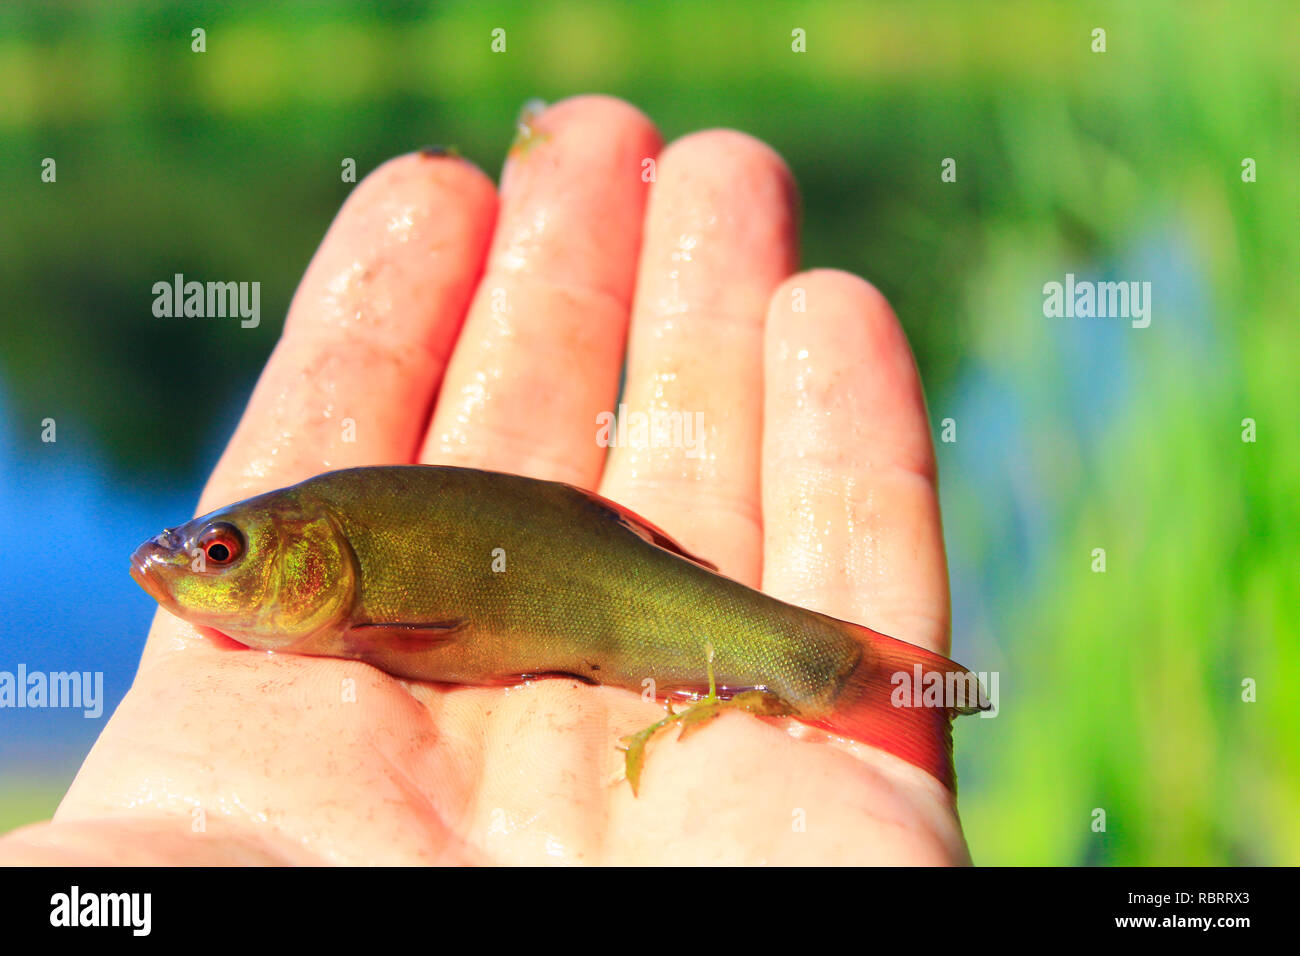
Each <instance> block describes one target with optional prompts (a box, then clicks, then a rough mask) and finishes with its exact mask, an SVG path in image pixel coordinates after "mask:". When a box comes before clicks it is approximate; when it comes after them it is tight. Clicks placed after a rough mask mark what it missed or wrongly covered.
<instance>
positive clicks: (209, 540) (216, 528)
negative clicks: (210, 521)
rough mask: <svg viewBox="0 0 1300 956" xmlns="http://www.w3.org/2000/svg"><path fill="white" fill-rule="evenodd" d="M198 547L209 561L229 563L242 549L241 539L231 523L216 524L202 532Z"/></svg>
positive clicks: (217, 563)
mask: <svg viewBox="0 0 1300 956" xmlns="http://www.w3.org/2000/svg"><path fill="white" fill-rule="evenodd" d="M199 547H201V548H202V549H203V555H204V557H205V558H206V559H207V560H208V562H209V563H211V564H215V565H226V564H230V563H231V562H232V561H234V560H235V559H236V558H238V557H239V556H240V555H241V554H242V553H243V551H244V543H243V539H242V538H241V537H240V535H239V532H238V530H236V529H235V527H234V526H233V525H228V524H217V525H213V526H212V527H210V528H208V529H207V530H206V531H204V532H203V535H202V536H201V538H200V539H199Z"/></svg>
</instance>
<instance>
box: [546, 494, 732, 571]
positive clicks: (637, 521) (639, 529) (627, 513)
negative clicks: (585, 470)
mask: <svg viewBox="0 0 1300 956" xmlns="http://www.w3.org/2000/svg"><path fill="white" fill-rule="evenodd" d="M569 487H571V488H573V490H574V491H576V492H578V494H580V495H582V496H583V497H585V498H586V499H587V500H588V501H590V502H591V503H592V504H594V505H596V506H598V507H600V508H602V509H604V510H606V511H609V512H610V513H611V515H612V516H613V518H614V520H616V521H617V522H618V523H619V524H621V525H623V527H625V528H627V529H628V530H629V531H631V532H633V533H634V534H636V535H637V536H638V537H640V538H642V539H644V540H645V541H648V542H649V543H650V544H653V545H655V546H656V547H660V548H663V549H664V550H665V551H671V552H672V553H673V554H676V555H678V556H680V557H683V558H685V559H686V560H687V561H693V562H695V563H696V564H698V565H699V566H700V567H702V568H707V569H708V570H710V571H715V572H716V571H717V570H718V566H717V565H716V564H714V563H713V562H711V561H705V560H704V559H703V558H701V557H697V556H696V555H693V554H691V553H690V552H689V551H687V550H686V549H685V548H683V547H682V546H681V545H680V544H678V543H677V542H676V541H675V540H673V538H672V537H671V536H670V535H669V534H668V532H666V531H664V530H663V528H660V527H658V526H657V525H654V524H651V523H650V522H649V521H646V519H645V518H642V517H641V516H640V515H639V514H637V513H636V512H635V511H632V510H631V509H629V508H624V507H623V506H622V505H621V504H619V503H618V502H617V501H610V500H609V499H608V498H605V497H603V496H601V495H598V494H596V493H595V492H594V491H588V490H587V489H586V488H579V487H577V486H576V485H570V486H569Z"/></svg>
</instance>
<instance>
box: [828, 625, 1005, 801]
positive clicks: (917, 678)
mask: <svg viewBox="0 0 1300 956" xmlns="http://www.w3.org/2000/svg"><path fill="white" fill-rule="evenodd" d="M839 623H841V624H843V626H844V627H846V628H849V629H851V631H852V634H853V637H854V638H855V639H856V640H857V641H858V643H859V644H861V645H862V658H861V659H860V660H859V661H858V665H857V667H856V668H854V670H853V672H852V673H851V674H850V675H849V677H848V678H847V679H846V680H845V682H844V684H843V686H842V687H841V689H840V692H839V695H838V696H837V697H836V698H835V703H834V706H833V709H832V711H831V713H829V714H827V715H822V716H819V717H811V716H809V717H807V718H804V719H805V720H806V721H807V722H808V723H810V724H813V725H815V726H818V727H822V728H823V729H825V730H829V731H830V732H831V733H835V734H840V735H842V736H845V737H852V738H853V739H855V740H860V741H862V742H863V743H866V744H870V745H872V746H873V747H879V748H880V749H881V750H885V751H888V752H889V753H891V754H894V755H895V756H897V757H901V758H902V759H903V760H906V761H907V762H908V763H910V764H915V765H916V766H918V767H920V768H921V769H922V770H924V771H926V772H927V773H929V774H932V775H933V776H935V777H937V778H938V779H939V781H940V782H941V783H942V784H943V785H944V786H945V787H947V788H948V789H949V790H951V791H953V792H954V793H955V792H956V790H957V780H956V773H955V771H954V770H953V763H952V719H953V717H955V716H957V715H958V714H973V713H976V712H977V711H980V710H988V709H989V708H990V707H991V706H992V705H991V704H990V703H989V702H988V700H987V698H986V697H985V696H984V693H983V688H982V687H981V686H980V683H979V678H978V677H976V676H975V675H974V674H973V673H971V672H970V671H968V670H966V668H964V667H962V666H961V665H960V664H955V663H953V662H952V661H950V660H948V658H946V657H942V656H941V655H939V654H935V653H934V652H933V651H927V650H926V649H925V648H923V647H917V646H916V645H915V644H908V643H907V642H906V641H900V640H896V639H895V638H892V637H887V636H885V635H884V634H880V633H877V632H876V631H873V630H871V629H870V628H867V627H861V626H860V625H857V624H850V623H848V622H843V621H842V622H839Z"/></svg>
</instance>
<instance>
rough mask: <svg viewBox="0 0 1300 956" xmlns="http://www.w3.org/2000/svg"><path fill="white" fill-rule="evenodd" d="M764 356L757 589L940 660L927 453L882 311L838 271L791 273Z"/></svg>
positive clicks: (943, 595)
mask: <svg viewBox="0 0 1300 956" xmlns="http://www.w3.org/2000/svg"><path fill="white" fill-rule="evenodd" d="M805 309H806V311H805ZM766 354H767V367H766V386H767V387H766V401H765V415H766V418H765V426H764V435H763V521H764V529H765V548H764V556H765V563H764V576H763V588H764V590H766V591H768V592H769V593H771V594H773V595H775V596H776V597H779V598H782V599H783V600H787V601H791V602H793V603H795V604H800V605H803V606H805V607H810V608H813V609H815V610H819V611H823V612H825V613H827V614H831V615H834V616H835V617H840V618H845V619H848V620H851V621H856V622H859V623H862V624H866V625H868V626H870V627H872V628H874V629H876V630H878V631H882V632H883V633H885V634H889V635H891V636H893V637H898V638H901V639H903V640H906V641H911V642H912V643H914V644H920V645H922V646H924V647H928V648H930V649H932V650H936V651H939V652H941V653H946V651H947V645H948V625H949V612H948V578H947V570H946V565H945V563H944V553H943V534H942V530H941V528H940V522H939V500H938V495H937V494H936V491H935V461H934V447H933V445H932V444H931V441H930V429H929V424H928V419H927V416H926V411H925V397H924V395H923V394H922V391H921V382H920V378H919V376H918V375H917V371H916V365H915V363H914V362H913V360H912V352H911V349H910V348H909V347H908V344H907V338H906V336H905V335H904V334H903V330H902V328H901V327H900V326H899V324H898V320H897V319H896V318H895V317H894V313H893V310H891V309H890V307H889V303H887V302H886V301H885V300H884V298H883V297H882V296H881V295H880V293H879V292H877V291H876V289H875V288H874V287H873V286H871V285H869V284H868V283H866V282H864V281H863V280H861V279H859V278H857V277H856V276H852V275H848V274H847V273H843V272H835V271H831V270H818V271H814V272H805V273H802V274H800V275H797V276H794V277H793V278H791V279H790V280H789V281H787V282H785V283H783V284H782V286H781V288H780V289H778V290H777V291H776V294H775V295H773V297H772V304H771V308H770V309H769V311H768V317H767V344H766Z"/></svg>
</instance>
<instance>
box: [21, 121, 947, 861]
mask: <svg viewBox="0 0 1300 956" xmlns="http://www.w3.org/2000/svg"><path fill="white" fill-rule="evenodd" d="M533 126H534V129H535V131H536V134H539V135H534V136H533V138H532V139H531V141H530V146H529V148H528V149H527V150H521V151H518V152H517V154H516V155H514V156H512V158H511V159H510V160H509V161H508V163H507V166H506V169H505V172H504V175H503V183H502V188H501V197H500V203H499V206H500V209H499V212H498V199H497V195H496V193H495V191H494V189H493V186H492V184H491V183H490V182H489V181H488V179H487V178H486V177H485V176H484V175H483V174H482V173H481V172H480V171H479V170H477V169H476V168H474V167H473V166H471V165H470V164H468V163H466V162H464V161H462V160H459V159H456V158H453V157H447V156H437V155H430V154H427V153H420V154H412V155H408V156H403V157H400V158H398V159H395V160H393V161H391V162H389V163H387V164H385V165H384V166H383V167H381V168H380V169H378V170H376V171H375V172H374V173H373V174H372V175H371V176H370V177H368V178H367V179H366V180H365V181H364V182H363V183H361V184H360V185H359V186H358V187H357V188H356V189H355V191H354V192H353V194H352V196H351V197H350V198H349V199H348V201H347V202H346V203H345V205H344V207H343V210H342V211H341V212H340V214H339V216H338V218H337V220H336V221H335V223H334V224H333V226H332V227H331V229H330V231H329V233H328V235H327V236H326V238H325V240H324V242H323V243H322V245H321V248H320V250H319V251H318V252H317V254H316V256H315V258H314V259H313V260H312V263H311V265H310V266H309V268H308V270H307V273H306V275H305V276H304V278H303V281H302V284H301V286H300V288H299V289H298V292H297V294H296V295H295V297H294V300H293V304H292V306H291V308H290V311H289V316H288V319H287V321H286V324H285V330H284V334H283V337H282V338H281V340H280V342H279V343H278V344H277V346H276V348H275V350H274V353H273V354H272V356H271V358H270V360H269V362H268V364H267V367H266V369H265V371H264V372H263V374H262V377H261V379H260V381H259V382H258V385H257V388H256V390H255V391H254V393H253V396H252V398H251V400H250V402H249V406H248V409H247V411H246V413H245V415H244V418H243V420H242V421H241V423H240V425H239V427H238V429H237V431H236V433H235V435H234V437H233V438H232V439H231V442H230V445H229V447H228V448H227V450H226V452H225V454H224V456H223V457H222V459H221V461H220V463H219V464H218V466H217V468H216V470H215V472H214V473H213V475H212V478H211V480H210V481H209V483H208V485H207V488H206V489H205V491H204V493H203V496H202V499H201V502H200V505H199V509H198V511H199V513H205V512H207V511H210V510H212V509H213V508H216V507H218V506H221V505H224V504H227V503H229V502H232V501H235V500H238V499H241V498H245V497H248V496H250V495H253V494H257V493H260V492H262V491H266V490H269V489H272V488H276V487H280V486H283V485H288V484H292V483H294V482H297V481H299V480H301V479H304V478H307V477H309V476H311V475H313V474H317V473H319V472H321V471H326V470H330V469H334V468H343V467H350V466H355V465H375V464H396V463H409V462H413V461H419V462H426V463H440V464H457V465H468V466H473V467H479V468H488V469H495V470H499V471H509V472H516V473H520V474H526V475H532V476H535V477H540V478H548V479H553V480H561V481H568V482H571V483H574V484H577V485H581V486H583V487H586V488H592V489H595V490H598V491H599V492H600V493H601V494H603V495H605V496H607V497H610V498H612V499H614V500H616V501H618V502H620V503H621V504H623V505H626V506H627V507H629V508H631V509H632V510H634V511H636V512H637V513H639V514H641V515H643V516H645V517H646V518H647V519H649V520H650V521H652V522H654V523H655V524H657V525H659V526H661V527H662V528H664V529H665V530H667V531H668V532H669V533H670V534H672V535H674V536H675V537H676V538H677V539H678V540H679V541H680V542H681V543H682V544H683V545H684V546H685V547H686V548H687V550H689V551H692V552H694V553H696V554H699V555H700V556H702V557H705V558H708V559H710V560H712V561H713V562H715V563H716V564H717V565H718V566H719V567H720V568H721V570H722V572H723V573H725V574H728V575H730V576H732V577H734V578H736V579H738V580H740V581H742V582H744V583H746V584H749V585H751V586H754V587H760V586H761V587H762V588H763V589H764V590H765V591H767V592H769V593H771V594H773V595H775V596H777V597H779V598H782V599H784V600H788V601H791V602H793V603H796V604H800V605H803V606H805V607H809V608H813V609H815V610H818V611H823V612H825V613H828V614H831V615H834V616H836V617H841V618H845V619H848V620H852V621H858V622H860V623H863V624H867V625H870V626H871V627H873V628H875V629H876V630H879V631H882V632H884V633H887V634H890V635H892V636H895V637H899V638H903V639H905V640H908V641H912V642H913V643H916V644H920V645H922V646H925V647H928V648H930V649H932V650H935V651H938V652H940V653H945V652H946V651H947V639H948V627H949V608H948V593H947V576H946V569H945V562H944V556H943V543H942V536H941V532H940V524H939V509H938V502H937V498H936V493H935V472H934V455H933V448H932V445H931V441H930V436H929V428H928V424H927V418H926V413H925V405H924V398H923V395H922V392H921V388H920V384H919V381H918V378H917V374H916V369H915V366H914V363H913V361H912V356H911V352H910V350H909V348H908V346H907V341H906V338H905V336H904V334H903V332H902V330H901V328H900V327H899V325H898V323H897V320H896V319H895V318H894V315H893V313H892V312H891V310H890V308H889V306H888V304H887V303H886V302H885V301H884V300H883V298H881V296H880V295H879V294H878V293H877V292H876V291H875V290H874V289H873V288H872V287H871V286H869V285H868V284H867V283H865V282H863V281H862V280H860V279H857V278H855V277H852V276H849V275H846V274H844V273H839V272H832V271H815V272H809V273H803V274H799V275H795V276H793V277H790V273H791V272H792V271H793V269H794V268H795V265H796V249H795V246H796V229H797V224H796V211H795V205H796V198H795V191H794V187H793V184H792V182H791V180H790V177H789V174H788V172H787V170H786V168H785V166H784V165H783V163H782V162H781V160H780V159H779V157H777V156H776V154H775V153H773V152H772V151H771V150H770V149H769V148H767V147H766V146H764V145H763V144H761V143H759V142H757V141H755V140H753V139H751V138H749V137H747V136H744V135H742V134H739V133H735V132H730V131H710V132H704V133H698V134H695V135H692V136H688V137H686V138H684V139H682V140H680V141H678V142H677V143H675V144H673V145H672V146H670V147H669V148H668V149H666V150H665V151H663V152H662V153H660V141H659V138H658V134H657V133H656V131H655V129H654V128H653V126H652V125H651V124H650V122H649V121H648V120H647V119H646V118H645V117H643V116H642V115H641V114H640V113H638V112H637V111H635V110H634V109H632V108H631V107H629V106H628V105H627V104H625V103H622V102H620V101H617V100H612V99H608V98H603V97H581V98H577V99H572V100H567V101H565V102H563V103H560V104H558V105H556V106H554V107H552V108H551V109H549V110H547V111H546V112H545V113H543V114H542V115H541V116H540V117H539V118H537V119H536V120H535V121H534V123H533ZM653 157H657V160H656V162H657V168H656V169H655V173H656V175H655V179H656V180H657V181H656V182H655V183H654V185H653V187H652V186H650V185H648V184H647V183H645V182H644V181H643V175H642V173H643V170H644V169H646V166H645V165H644V160H646V159H648V158H653ZM629 316H630V326H629ZM462 319H464V323H463V325H462ZM625 347H626V349H627V353H628V364H627V381H626V388H625V392H624V395H623V398H622V401H623V403H624V404H626V406H627V408H628V410H629V411H630V412H647V413H648V412H650V411H652V410H661V411H665V412H673V411H677V412H681V413H685V414H689V415H692V416H693V415H694V414H695V413H700V415H701V416H702V418H701V419H700V420H701V421H702V422H703V424H704V436H705V438H704V454H703V455H699V456H695V455H688V454H687V451H688V449H686V448H683V447H632V446H627V447H618V448H613V449H610V450H609V452H608V457H607V451H606V449H605V448H603V447H601V446H600V445H599V444H598V443H597V441H596V433H597V424H596V423H597V415H598V414H599V413H600V412H608V411H612V410H614V404H615V401H616V397H617V393H618V386H619V375H620V368H621V365H622V361H623V356H624V351H625ZM435 395H436V396H437V401H436V404H435V403H434V399H435ZM431 407H432V415H431V417H430V409H431ZM349 439H352V440H349ZM124 558H125V556H124ZM129 586H130V585H128V584H127V581H126V570H125V560H124V562H123V587H124V588H126V587H129ZM661 713H662V711H661V710H660V709H659V708H658V707H657V706H656V705H654V704H651V703H648V702H646V701H643V700H642V699H641V698H640V697H639V696H638V695H637V694H635V693H632V692H629V691H627V690H622V689H617V688H608V687H591V686H586V685H581V684H577V683H576V682H574V681H570V680H564V679H547V680H538V681H534V682H531V683H528V684H525V685H521V686H519V687H514V688H486V687H450V686H445V685H431V684H429V685H426V684H417V683H411V682H403V681H399V680H396V679H394V678H391V677H389V676H388V675H386V674H384V673H382V672H380V671H377V670H375V669H373V668H371V667H369V666H367V665H364V664H360V663H356V662H350V661H342V660H334V659H327V658H309V657H300V656H295V655H289V654H279V655H277V654H270V653H266V652H262V651H254V650H249V649H246V648H243V647H241V646H239V645H237V644H235V643H234V642H232V641H229V640H227V639H225V638H223V637H221V636H220V635H218V634H215V633H214V632H211V631H206V630H201V629H196V628H194V627H192V626H190V625H188V624H186V623H184V622H182V621H180V620H179V619H177V618H174V617H172V616H171V615H169V614H168V613H167V612H165V611H162V610H160V611H159V612H158V614H157V617H156V618H155V621H154V625H153V628H152V631H151V632H150V636H149V639H148V643H147V646H146V649H145V653H144V657H143V659H142V661H141V665H140V670H139V672H138V674H137V677H136V680H135V683H134V685H133V686H132V688H131V690H130V691H129V692H128V694H127V695H126V697H125V699H124V700H123V701H122V704H121V706H120V707H119V708H118V710H117V712H116V714H115V715H114V716H113V718H112V720H111V721H110V723H109V724H108V726H107V727H106V728H105V730H104V732H103V734H102V735H101V737H100V739H99V740H98V742H97V743H96V744H95V747H94V748H93V750H92V751H91V753H90V755H89V756H88V758H87V759H86V762H85V764H84V766H83V767H82V769H81V772H80V773H79V774H78V776H77V778H76V780H75V782H74V783H73V785H72V787H71V789H70V790H69V792H68V794H67V796H66V797H65V798H64V800H63V802H62V804H61V805H60V807H59V809H58V812H57V813H56V815H55V818H54V820H53V821H52V822H51V823H48V824H37V825H34V826H32V827H28V828H25V829H23V830H19V831H17V832H15V833H14V834H11V835H10V836H9V837H7V838H6V839H5V840H3V841H0V861H3V862H10V863H46V862H48V863H91V864H94V863H145V864H152V863H159V864H170V863H238V862H250V863H252V862H268V863H320V862H339V863H355V864H363V863H367V864H368V863H379V864H405V863H462V862H464V863H538V862H552V861H553V862H586V863H641V864H675V865H681V864H692V863H739V864H746V863H758V862H765V863H770V864H797V863H853V862H860V863H902V864H909V863H959V862H967V861H968V856H967V851H966V847H965V843H964V840H963V838H962V835H961V831H960V826H959V824H958V822H957V818H956V813H955V809H954V804H953V801H952V797H951V795H950V794H948V792H947V791H946V790H945V789H944V788H943V787H942V786H940V784H939V783H938V781H936V780H934V779H933V778H932V777H930V776H928V775H927V774H925V773H924V772H922V771H920V770H918V769H917V768H915V767H912V766H910V765H908V764H906V763H904V762H902V761H900V760H898V759H897V758H894V757H892V756H890V755H888V754H885V753H883V752H880V751H877V750H875V749H873V748H870V747H867V746H865V745H861V744H855V743H852V742H844V741H839V740H834V739H829V738H827V737H826V735H825V734H822V733H821V732H818V731H814V730H812V729H810V728H807V727H804V726H803V725H800V724H798V723H796V722H793V721H763V720H759V719H757V718H754V717H751V716H747V715H742V714H736V713H731V714H724V715H723V716H721V717H719V718H718V719H717V720H716V721H713V722H712V723H711V724H710V725H709V726H708V727H707V728H705V729H704V730H702V731H701V732H699V733H697V734H694V735H692V736H691V737H689V738H688V739H686V740H683V741H680V742H679V741H676V740H673V739H671V737H670V736H669V735H665V737H664V739H662V740H657V741H656V742H655V743H654V744H652V746H651V748H650V750H649V752H648V754H647V759H646V764H645V770H644V773H643V776H642V779H641V790H640V796H639V797H633V795H632V792H631V790H630V788H629V787H628V785H627V784H626V783H624V782H621V781H620V780H619V779H618V776H619V769H620V767H621V764H622V759H621V754H619V753H618V751H617V750H616V749H615V743H616V741H617V740H618V738H619V737H620V736H621V735H623V734H626V733H629V732H632V731H635V730H638V729H640V728H641V727H643V726H645V725H646V724H648V723H650V722H652V721H653V720H654V719H655V718H656V717H657V716H659V715H660V714H661Z"/></svg>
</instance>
